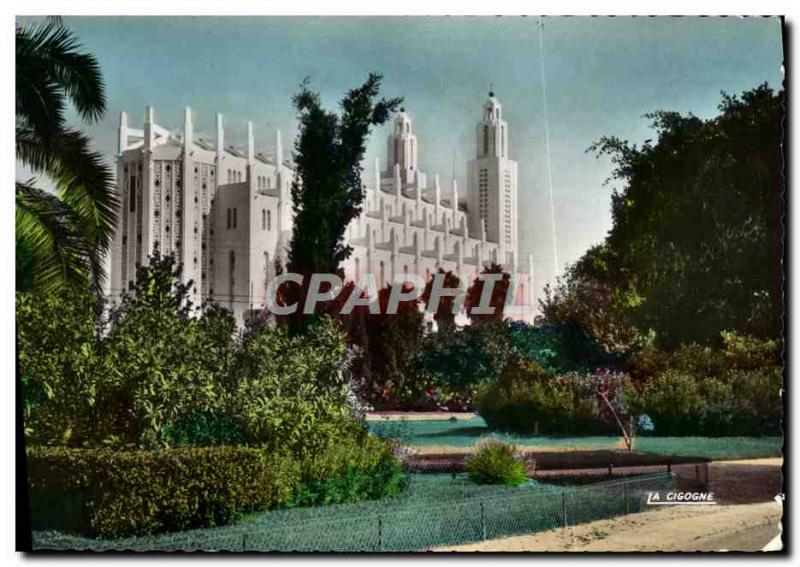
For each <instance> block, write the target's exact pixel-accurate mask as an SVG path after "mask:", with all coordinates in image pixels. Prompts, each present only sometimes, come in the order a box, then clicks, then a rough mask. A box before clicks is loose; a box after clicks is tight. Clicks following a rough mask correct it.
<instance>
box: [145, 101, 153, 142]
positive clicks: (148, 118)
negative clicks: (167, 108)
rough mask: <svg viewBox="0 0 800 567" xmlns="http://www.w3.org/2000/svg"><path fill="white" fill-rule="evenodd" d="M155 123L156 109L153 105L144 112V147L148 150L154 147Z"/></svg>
mask: <svg viewBox="0 0 800 567" xmlns="http://www.w3.org/2000/svg"><path fill="white" fill-rule="evenodd" d="M155 123H156V120H155V111H153V107H152V106H148V107H147V110H145V113H144V147H145V148H146V149H148V150H149V149H150V148H152V147H153V140H154V138H155V132H154V130H153V126H154V125H155Z"/></svg>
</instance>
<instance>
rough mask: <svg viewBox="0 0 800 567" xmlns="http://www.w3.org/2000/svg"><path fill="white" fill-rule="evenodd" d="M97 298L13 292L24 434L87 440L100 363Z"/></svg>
mask: <svg viewBox="0 0 800 567" xmlns="http://www.w3.org/2000/svg"><path fill="white" fill-rule="evenodd" d="M96 308H97V299H96V298H95V297H94V296H93V295H92V294H91V293H88V291H87V292H84V293H79V292H78V291H75V290H63V291H61V292H60V293H56V294H41V293H18V294H17V296H16V319H17V352H18V360H19V369H20V375H21V377H22V398H23V400H22V401H23V409H24V416H23V419H24V421H25V431H26V435H28V436H29V438H30V439H31V440H37V441H39V442H45V443H56V444H59V443H64V444H69V443H71V442H72V440H73V439H76V438H77V439H83V438H86V437H88V436H90V435H91V433H90V432H91V431H92V430H93V428H94V426H95V424H96V422H97V418H98V414H99V413H101V412H102V410H101V409H100V407H101V406H100V405H98V402H99V399H98V397H99V396H100V395H101V392H100V391H98V390H99V388H98V376H102V375H103V374H104V372H103V366H102V360H101V359H100V357H99V356H98V353H97V351H96V348H95V344H96V339H95V315H96V311H95V310H96Z"/></svg>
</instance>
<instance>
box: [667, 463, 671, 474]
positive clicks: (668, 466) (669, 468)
mask: <svg viewBox="0 0 800 567" xmlns="http://www.w3.org/2000/svg"><path fill="white" fill-rule="evenodd" d="M667 473H672V461H669V462H668V463H667Z"/></svg>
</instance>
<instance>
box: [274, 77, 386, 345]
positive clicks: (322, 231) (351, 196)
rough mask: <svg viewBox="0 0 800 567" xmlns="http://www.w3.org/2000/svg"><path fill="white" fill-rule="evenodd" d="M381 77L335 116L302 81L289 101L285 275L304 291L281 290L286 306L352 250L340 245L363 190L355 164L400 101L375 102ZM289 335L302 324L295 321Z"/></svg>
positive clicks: (344, 101)
mask: <svg viewBox="0 0 800 567" xmlns="http://www.w3.org/2000/svg"><path fill="white" fill-rule="evenodd" d="M381 79H382V76H381V75H380V74H379V73H370V75H369V78H368V79H367V81H366V82H365V83H364V84H363V85H361V86H360V87H358V88H356V89H353V90H351V91H350V92H348V93H347V95H346V96H345V97H344V98H343V99H342V101H341V103H340V106H341V113H336V112H331V111H328V110H325V109H324V108H323V107H322V102H321V100H320V96H319V93H316V92H314V91H312V90H311V89H310V88H309V81H308V79H306V80H305V81H304V82H303V84H302V85H301V87H300V92H298V93H297V95H295V97H294V105H295V107H296V108H297V111H298V118H299V120H300V133H299V134H298V136H297V140H296V142H295V151H294V161H295V164H296V169H295V177H294V180H293V182H292V201H293V203H292V207H293V210H294V213H295V219H294V229H293V233H292V240H291V245H290V249H289V257H288V263H287V264H288V265H287V267H288V271H290V272H294V273H299V274H301V275H303V276H304V280H305V285H304V286H302V287H301V286H292V285H286V286H283V287H284V289H283V290H282V291H283V292H284V294H285V295H286V298H287V299H288V300H289V301H290V302H293V301H299V302H300V305H301V309H298V311H302V303H303V300H304V298H305V296H306V293H307V291H308V290H307V284H308V279H309V277H310V275H311V274H313V273H337V272H338V271H339V266H340V264H341V262H342V261H343V260H346V259H347V258H348V257H349V256H350V254H351V252H352V249H351V248H350V246H348V245H346V244H345V242H344V232H345V229H346V228H347V225H348V224H349V223H350V221H351V220H353V219H354V218H356V217H357V216H358V215H359V214H360V213H361V207H362V203H363V202H364V196H365V188H364V186H363V184H362V182H361V173H362V171H363V168H362V165H361V162H362V160H363V157H364V151H365V149H366V142H367V138H368V136H369V134H370V131H371V130H372V127H373V126H376V125H380V124H383V123H384V122H386V121H387V120H388V119H389V117H390V116H391V114H392V113H393V112H394V111H395V110H396V109H397V107H398V106H399V105H400V103H401V102H402V99H400V98H391V99H386V98H381V99H380V100H376V99H377V97H378V93H379V90H380V85H381ZM291 321H292V323H293V328H294V329H295V330H298V329H302V328H304V327H305V326H306V325H307V324H308V322H309V321H308V318H307V317H303V316H302V315H298V316H297V317H293V318H292V319H291Z"/></svg>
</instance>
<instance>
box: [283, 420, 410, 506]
mask: <svg viewBox="0 0 800 567" xmlns="http://www.w3.org/2000/svg"><path fill="white" fill-rule="evenodd" d="M301 471H302V472H301V477H302V483H301V486H300V489H299V491H298V495H297V498H296V499H295V500H294V504H295V505H297V506H313V505H319V504H338V503H343V502H355V501H357V500H372V499H378V498H383V497H386V496H394V495H396V494H398V493H399V492H400V491H401V490H402V489H403V488H404V487H405V483H406V479H405V472H404V469H403V463H402V461H401V460H400V459H399V458H398V457H396V456H395V455H394V453H393V450H392V447H391V446H390V445H389V443H387V442H385V441H383V440H381V439H379V438H378V437H376V436H374V435H370V434H365V435H364V436H362V437H361V438H353V437H347V438H342V439H337V440H335V441H334V442H331V443H330V444H329V445H328V446H327V447H325V448H324V449H323V450H322V451H320V452H318V453H315V454H313V455H308V456H307V457H306V458H305V459H304V460H303V462H302V463H301Z"/></svg>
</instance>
